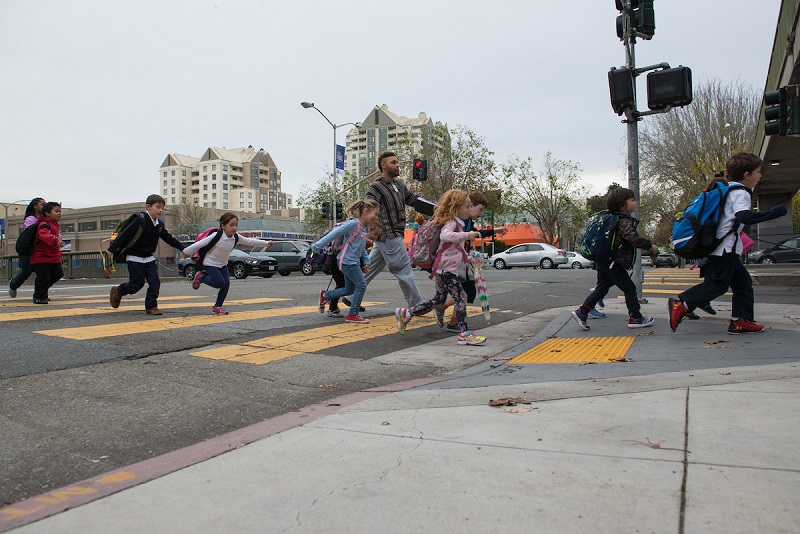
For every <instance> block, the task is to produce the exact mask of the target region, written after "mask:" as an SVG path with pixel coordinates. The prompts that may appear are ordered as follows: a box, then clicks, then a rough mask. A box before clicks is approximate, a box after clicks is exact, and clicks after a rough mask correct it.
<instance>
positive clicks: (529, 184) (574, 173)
mask: <svg viewBox="0 0 800 534" xmlns="http://www.w3.org/2000/svg"><path fill="white" fill-rule="evenodd" d="M580 172H581V167H580V165H578V164H577V163H573V162H571V161H563V160H557V159H553V155H552V153H551V152H547V153H546V154H545V156H544V163H543V167H542V170H541V171H538V172H537V171H535V170H534V169H533V166H532V162H531V158H527V159H520V158H519V157H518V156H513V157H512V158H511V159H510V160H509V162H508V164H506V165H504V166H503V173H504V175H505V178H504V185H505V188H504V189H505V195H504V199H505V200H506V201H507V203H509V204H511V207H512V209H513V210H514V212H515V213H516V214H517V217H522V216H524V215H525V214H530V215H531V216H532V217H534V218H535V219H536V220H537V221H538V223H539V228H540V229H541V231H542V237H543V238H544V240H545V241H546V242H548V243H556V242H557V240H558V239H559V238H562V237H565V236H563V235H561V232H562V231H564V230H566V229H567V228H571V227H573V226H574V220H573V219H574V206H576V205H580V206H585V203H586V200H585V199H586V195H587V193H588V188H587V187H586V186H585V185H583V184H582V183H581V182H580V176H579V173H580Z"/></svg>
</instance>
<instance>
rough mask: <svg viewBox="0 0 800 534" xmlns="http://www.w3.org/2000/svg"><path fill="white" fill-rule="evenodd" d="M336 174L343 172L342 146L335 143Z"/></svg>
mask: <svg viewBox="0 0 800 534" xmlns="http://www.w3.org/2000/svg"><path fill="white" fill-rule="evenodd" d="M336 174H337V175H343V174H344V147H343V146H342V145H336Z"/></svg>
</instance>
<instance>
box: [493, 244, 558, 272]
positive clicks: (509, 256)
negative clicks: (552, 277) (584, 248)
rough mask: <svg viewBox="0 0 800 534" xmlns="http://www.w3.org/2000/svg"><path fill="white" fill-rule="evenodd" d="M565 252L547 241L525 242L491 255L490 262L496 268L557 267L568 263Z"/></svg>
mask: <svg viewBox="0 0 800 534" xmlns="http://www.w3.org/2000/svg"><path fill="white" fill-rule="evenodd" d="M564 254H565V252H564V250H562V249H560V248H556V247H554V246H553V245H548V244H547V243H523V244H521V245H515V246H513V247H511V248H509V249H507V250H504V251H503V252H498V253H497V254H495V255H493V256H491V257H490V258H489V263H490V264H491V265H492V266H493V267H494V268H495V269H510V268H512V267H541V268H542V269H557V268H558V266H559V265H564V264H566V263H567V257H566V256H565V255H564Z"/></svg>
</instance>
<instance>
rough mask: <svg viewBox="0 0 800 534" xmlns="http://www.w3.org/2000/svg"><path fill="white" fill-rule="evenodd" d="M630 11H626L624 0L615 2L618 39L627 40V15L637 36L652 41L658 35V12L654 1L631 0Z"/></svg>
mask: <svg viewBox="0 0 800 534" xmlns="http://www.w3.org/2000/svg"><path fill="white" fill-rule="evenodd" d="M630 2H631V6H630V10H626V9H625V6H624V3H625V2H624V0H615V3H616V6H617V11H620V12H621V13H622V14H621V15H617V37H619V39H620V41H622V40H624V39H625V15H626V14H629V15H630V19H631V30H632V31H633V32H634V33H635V34H636V36H638V37H641V38H642V39H647V40H650V39H652V38H653V35H655V33H656V12H655V10H654V9H653V0H630Z"/></svg>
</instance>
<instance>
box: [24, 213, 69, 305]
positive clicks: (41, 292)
mask: <svg viewBox="0 0 800 534" xmlns="http://www.w3.org/2000/svg"><path fill="white" fill-rule="evenodd" d="M38 219H39V221H38V224H39V228H37V231H36V244H34V245H33V252H32V253H31V265H32V266H33V272H35V273H36V281H35V282H34V283H33V303H34V304H47V303H48V301H49V300H50V299H49V298H48V297H47V291H48V290H49V289H50V287H51V286H52V285H53V284H55V283H56V282H58V281H59V280H61V278H62V277H63V276H64V271H63V269H62V268H61V247H63V246H64V242H63V241H62V240H61V227H60V226H59V225H58V221H60V220H61V204H59V203H58V202H48V203H46V204H45V205H44V207H43V208H42V215H40V216H39V217H38Z"/></svg>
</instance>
